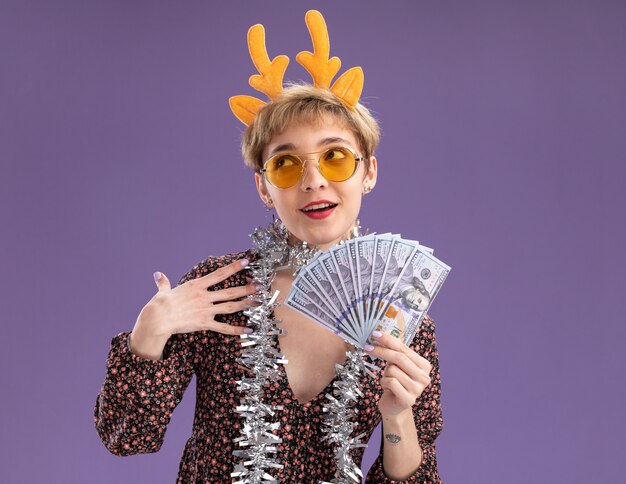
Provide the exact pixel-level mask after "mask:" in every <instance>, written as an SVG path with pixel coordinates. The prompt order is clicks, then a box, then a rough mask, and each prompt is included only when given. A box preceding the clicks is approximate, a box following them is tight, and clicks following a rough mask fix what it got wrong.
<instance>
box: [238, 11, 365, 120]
mask: <svg viewBox="0 0 626 484" xmlns="http://www.w3.org/2000/svg"><path fill="white" fill-rule="evenodd" d="M304 20H305V22H306V25H307V28H308V29H309V34H310V35H311V40H312V41H313V52H307V51H302V52H300V53H299V54H298V55H297V56H296V61H297V62H298V63H299V64H300V65H301V66H302V67H304V68H305V69H306V70H307V71H308V73H309V74H311V77H312V78H313V85H314V86H315V87H320V88H325V89H328V88H329V87H330V82H331V81H332V80H333V77H335V75H336V74H337V72H338V71H339V68H340V67H341V60H339V57H333V58H331V59H329V56H330V40H329V39H328V30H327V29H326V22H325V21H324V17H322V14H321V13H320V12H318V11H317V10H309V11H308V12H307V13H306V15H305V17H304ZM248 50H249V51H250V57H251V58H252V62H253V63H254V66H255V67H256V68H257V70H258V71H259V73H260V75H259V74H254V75H252V76H250V79H249V80H248V82H249V83H250V85H251V86H252V87H253V88H254V89H256V90H257V91H260V92H262V93H263V94H266V95H267V96H268V97H269V98H270V100H272V101H273V100H275V99H276V98H277V97H278V96H280V94H281V93H282V92H283V77H284V75H285V70H286V69H287V64H289V57H287V56H286V55H279V56H276V57H274V60H271V61H270V58H269V55H268V54H267V48H266V46H265V29H264V28H263V26H262V25H261V24H256V25H253V26H252V27H250V29H249V30H248ZM362 90H363V69H361V68H360V67H352V68H351V69H348V70H347V71H346V72H344V73H343V74H342V75H341V76H339V78H337V80H336V81H335V82H334V84H333V85H332V87H330V91H331V92H332V93H333V94H335V96H337V97H338V98H339V99H340V100H341V102H342V103H343V104H345V105H346V106H347V107H348V108H349V109H351V110H352V111H354V108H355V107H356V105H357V102H358V101H359V97H361V91H362ZM228 102H229V104H230V109H231V110H232V111H233V113H234V114H235V116H236V117H237V119H239V121H241V122H242V123H243V124H245V125H246V126H249V125H250V124H252V121H254V118H255V116H256V113H257V111H258V110H259V109H260V108H261V107H262V106H265V105H266V104H267V103H266V102H264V101H261V100H260V99H257V98H255V97H252V96H245V95H241V96H233V97H231V98H230V99H229V100H228Z"/></svg>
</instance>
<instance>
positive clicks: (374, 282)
mask: <svg viewBox="0 0 626 484" xmlns="http://www.w3.org/2000/svg"><path fill="white" fill-rule="evenodd" d="M395 237H396V236H394V235H393V234H390V235H383V236H380V237H377V238H376V244H375V246H374V261H373V264H372V274H371V276H370V277H371V280H370V296H369V301H368V305H367V306H368V308H367V315H366V322H367V325H368V327H371V324H370V321H371V320H372V317H373V316H374V315H373V312H374V308H375V301H376V299H377V297H378V294H379V293H380V292H381V291H382V289H383V286H382V284H383V279H384V275H385V268H386V267H387V263H388V261H389V256H390V254H391V247H392V246H393V243H394V240H395Z"/></svg>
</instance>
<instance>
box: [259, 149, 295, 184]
mask: <svg viewBox="0 0 626 484" xmlns="http://www.w3.org/2000/svg"><path fill="white" fill-rule="evenodd" d="M266 170H267V171H266V174H267V179H268V180H269V182H270V183H271V184H272V185H274V186H275V187H278V188H289V187H292V186H294V185H295V184H296V183H298V180H299V179H300V176H301V175H302V162H301V161H300V160H299V159H298V158H296V157H295V156H293V155H278V156H275V157H274V158H272V159H271V160H270V161H269V162H268V163H267V166H266Z"/></svg>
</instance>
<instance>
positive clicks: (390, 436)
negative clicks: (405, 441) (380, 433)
mask: <svg viewBox="0 0 626 484" xmlns="http://www.w3.org/2000/svg"><path fill="white" fill-rule="evenodd" d="M385 438H386V439H387V440H388V441H389V442H391V443H392V444H397V443H398V442H400V441H401V440H402V439H401V438H400V436H399V435H397V434H385Z"/></svg>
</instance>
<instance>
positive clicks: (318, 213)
mask: <svg viewBox="0 0 626 484" xmlns="http://www.w3.org/2000/svg"><path fill="white" fill-rule="evenodd" d="M335 208H337V205H333V206H332V207H328V208H325V209H323V210H311V211H308V212H305V211H304V210H300V211H301V212H302V213H303V214H304V215H306V216H307V217H309V218H312V219H316V220H319V219H323V218H326V217H328V216H329V215H330V214H331V213H333V210H335Z"/></svg>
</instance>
